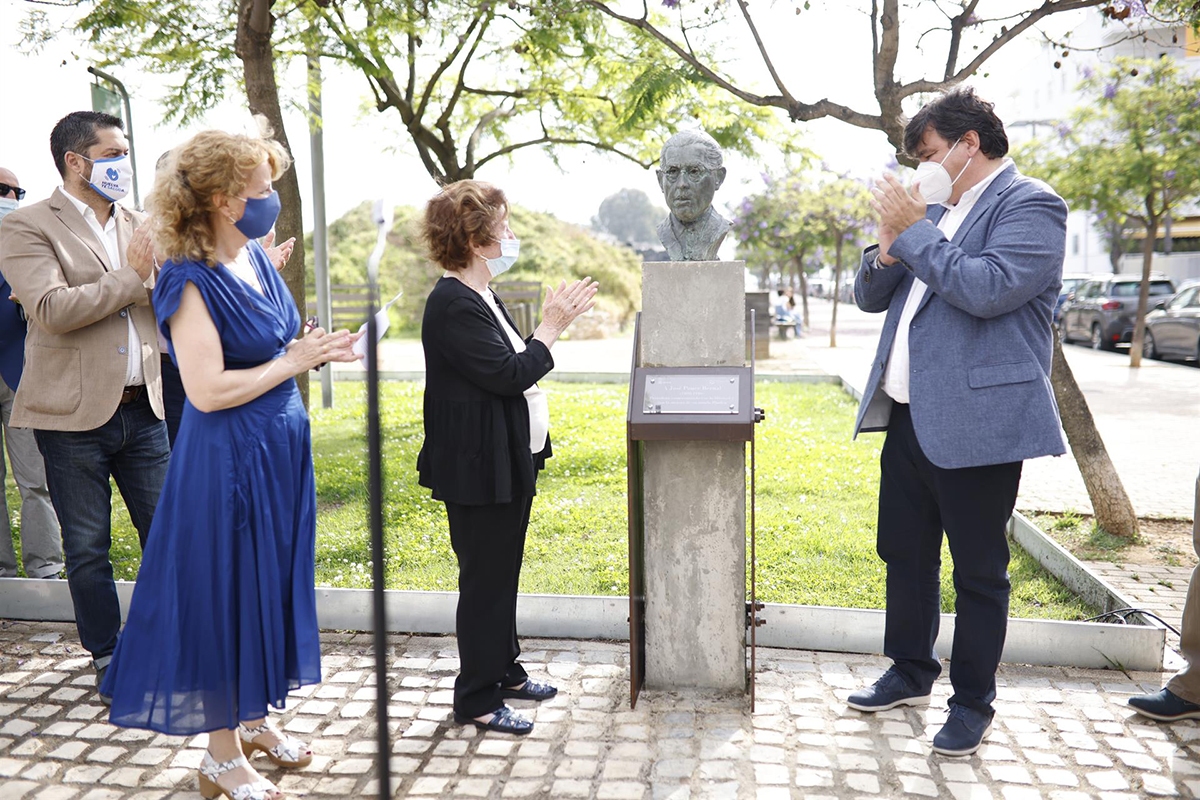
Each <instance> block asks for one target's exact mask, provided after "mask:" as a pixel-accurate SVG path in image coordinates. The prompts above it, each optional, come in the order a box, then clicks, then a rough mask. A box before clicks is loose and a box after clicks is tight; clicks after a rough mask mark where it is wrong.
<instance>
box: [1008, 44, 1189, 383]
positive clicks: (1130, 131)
mask: <svg viewBox="0 0 1200 800" xmlns="http://www.w3.org/2000/svg"><path fill="white" fill-rule="evenodd" d="M1082 86H1083V87H1084V88H1085V89H1086V90H1088V91H1090V92H1091V93H1092V94H1093V96H1094V97H1095V100H1094V101H1093V102H1091V103H1087V104H1086V105H1084V106H1081V107H1080V108H1078V109H1076V110H1075V111H1074V112H1073V113H1072V115H1071V120H1070V124H1069V126H1067V127H1068V128H1069V132H1068V133H1067V134H1066V135H1065V136H1062V137H1061V141H1060V142H1059V143H1057V144H1056V143H1054V142H1041V143H1038V144H1036V145H1034V146H1032V147H1030V148H1029V149H1027V150H1026V151H1025V153H1026V155H1027V157H1026V158H1025V159H1024V160H1026V161H1027V162H1028V163H1027V168H1029V169H1030V170H1031V171H1032V172H1033V173H1034V174H1037V175H1038V176H1039V177H1042V178H1045V179H1046V180H1047V181H1048V182H1049V183H1050V184H1051V185H1052V186H1054V187H1055V189H1057V190H1058V192H1059V193H1060V194H1061V195H1062V196H1063V197H1064V198H1066V200H1067V202H1068V203H1070V204H1071V206H1072V207H1074V208H1088V209H1091V210H1092V211H1095V212H1097V213H1098V215H1099V214H1102V215H1103V218H1104V219H1105V220H1113V221H1120V222H1123V223H1124V224H1125V225H1129V224H1133V225H1136V226H1137V228H1140V229H1141V230H1140V231H1139V232H1137V233H1135V234H1134V235H1135V236H1137V235H1140V237H1141V239H1142V285H1141V291H1140V293H1139V295H1138V310H1137V320H1136V323H1135V325H1134V331H1133V346H1132V348H1131V349H1130V354H1129V359H1130V360H1129V365H1130V366H1131V367H1134V368H1136V367H1138V366H1140V365H1141V360H1142V356H1143V354H1145V355H1151V356H1153V355H1154V354H1155V347H1154V343H1153V341H1154V340H1153V338H1148V337H1147V336H1146V332H1145V331H1146V312H1147V311H1148V305H1149V297H1150V272H1151V270H1152V268H1153V266H1154V258H1155V252H1156V247H1157V242H1158V241H1159V236H1160V231H1161V230H1162V229H1163V225H1164V221H1165V220H1166V219H1167V218H1168V217H1169V216H1170V215H1171V212H1172V210H1174V209H1178V208H1179V207H1180V206H1181V205H1183V204H1185V203H1189V202H1192V201H1193V200H1196V199H1198V198H1200V78H1197V77H1194V76H1191V75H1189V74H1187V73H1186V72H1185V71H1184V70H1182V69H1181V68H1180V66H1179V64H1178V63H1177V62H1176V61H1174V60H1173V59H1169V58H1163V59H1158V60H1157V61H1136V60H1131V59H1117V60H1116V61H1115V62H1114V65H1113V66H1112V67H1110V68H1109V69H1107V70H1103V71H1101V72H1099V73H1097V74H1095V75H1093V76H1091V77H1089V78H1085V79H1084V81H1083V84H1082ZM1116 246H1117V247H1118V248H1119V247H1120V244H1119V243H1117V245H1116Z"/></svg>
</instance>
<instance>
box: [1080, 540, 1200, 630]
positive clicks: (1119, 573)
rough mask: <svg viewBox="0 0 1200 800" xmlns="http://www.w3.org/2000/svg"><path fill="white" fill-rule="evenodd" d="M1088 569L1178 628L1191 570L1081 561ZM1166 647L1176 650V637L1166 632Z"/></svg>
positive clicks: (1180, 622) (1180, 623)
mask: <svg viewBox="0 0 1200 800" xmlns="http://www.w3.org/2000/svg"><path fill="white" fill-rule="evenodd" d="M1083 563H1084V564H1085V565H1086V566H1087V568H1088V569H1089V570H1091V571H1092V572H1093V573H1095V574H1096V575H1099V576H1100V577H1101V578H1103V579H1104V580H1106V581H1108V583H1110V584H1111V585H1112V586H1113V587H1115V588H1116V589H1117V590H1118V591H1119V592H1120V593H1121V594H1122V595H1124V596H1125V597H1127V598H1128V599H1129V600H1131V601H1132V602H1133V604H1134V605H1135V606H1136V607H1138V608H1144V609H1146V610H1148V611H1153V612H1154V613H1155V614H1157V615H1158V616H1160V617H1162V618H1163V620H1165V621H1166V622H1168V623H1170V624H1171V625H1173V626H1174V627H1175V628H1176V629H1180V628H1181V627H1182V625H1183V606H1184V604H1185V603H1186V602H1187V590H1188V582H1189V581H1191V579H1192V568H1191V567H1168V566H1165V565H1157V564H1121V563H1114V562H1111V561H1085V562H1083ZM1167 645H1168V646H1169V647H1173V648H1175V649H1176V650H1178V649H1179V637H1178V636H1175V635H1174V634H1172V633H1171V632H1170V631H1168V632H1167Z"/></svg>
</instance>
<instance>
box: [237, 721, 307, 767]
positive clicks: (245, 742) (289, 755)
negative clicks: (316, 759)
mask: <svg viewBox="0 0 1200 800" xmlns="http://www.w3.org/2000/svg"><path fill="white" fill-rule="evenodd" d="M265 733H270V734H274V736H275V738H276V739H278V740H279V743H278V744H276V745H275V746H274V747H267V746H266V745H265V744H260V743H258V742H256V741H254V740H255V739H257V738H258V737H259V736H262V735H263V734H265ZM238 736H240V737H241V739H242V751H243V752H244V753H246V755H250V754H251V753H253V752H255V751H256V750H257V751H260V752H263V753H266V754H267V758H269V759H271V763H272V764H274V765H275V766H277V767H288V768H290V769H299V768H301V767H307V766H308V765H309V764H311V763H312V759H313V757H312V751H311V750H309V749H308V745H306V744H305V743H304V742H302V741H300V740H299V739H297V738H296V737H295V736H289V735H288V734H285V733H281V732H280V730H279V729H278V728H276V727H275V726H274V725H272V724H271V721H270V720H263V724H262V725H259V726H258V727H257V728H250V727H247V726H246V723H244V722H239V723H238Z"/></svg>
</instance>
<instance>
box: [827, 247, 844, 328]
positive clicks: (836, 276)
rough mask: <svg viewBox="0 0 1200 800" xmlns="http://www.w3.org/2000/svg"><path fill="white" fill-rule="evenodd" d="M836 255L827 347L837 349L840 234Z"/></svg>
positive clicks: (840, 275)
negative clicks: (831, 312)
mask: <svg viewBox="0 0 1200 800" xmlns="http://www.w3.org/2000/svg"><path fill="white" fill-rule="evenodd" d="M836 250H837V255H836V256H835V257H834V266H833V314H832V315H831V316H830V318H829V346H830V347H837V307H838V296H839V295H841V293H842V234H841V232H840V231H839V232H838V235H837V248H836Z"/></svg>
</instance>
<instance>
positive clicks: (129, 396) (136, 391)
mask: <svg viewBox="0 0 1200 800" xmlns="http://www.w3.org/2000/svg"><path fill="white" fill-rule="evenodd" d="M145 389H146V387H145V386H140V385H139V386H126V387H125V391H123V392H121V405H125V404H126V403H132V402H133V401H134V400H137V399H138V398H139V397H141V396H142V392H143V391H144V390H145Z"/></svg>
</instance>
